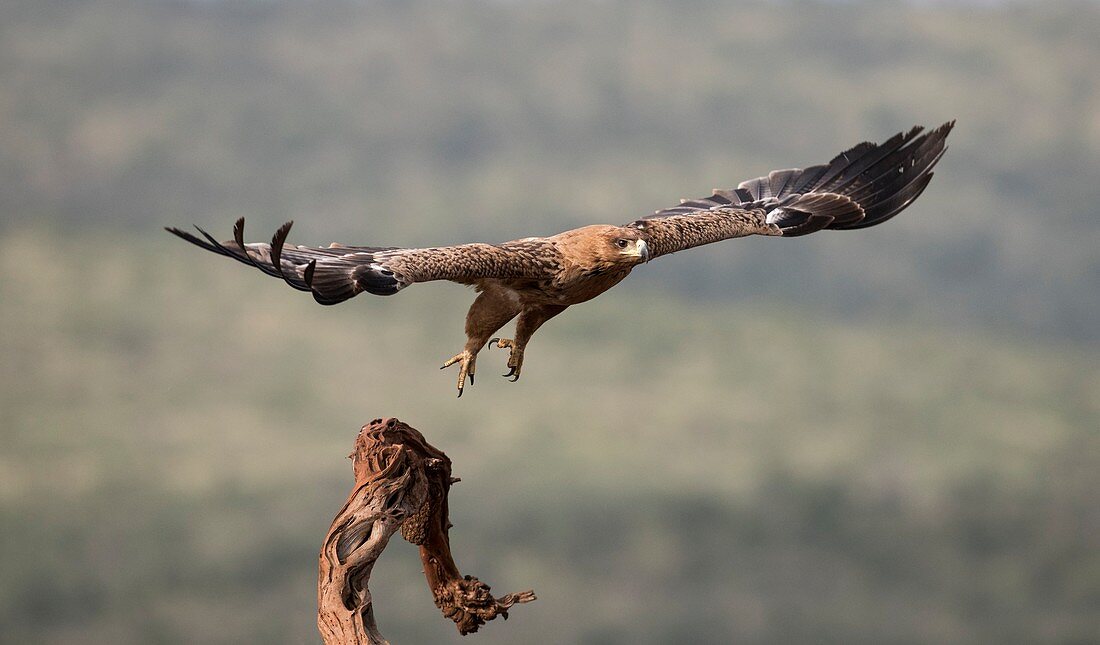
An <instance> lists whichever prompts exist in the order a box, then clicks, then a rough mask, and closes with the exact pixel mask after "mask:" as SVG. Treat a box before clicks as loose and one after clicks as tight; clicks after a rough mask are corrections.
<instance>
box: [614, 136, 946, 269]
mask: <svg viewBox="0 0 1100 645" xmlns="http://www.w3.org/2000/svg"><path fill="white" fill-rule="evenodd" d="M954 125H955V122H954V121H950V122H948V123H945V124H943V125H941V126H940V127H938V128H936V129H935V130H931V131H929V132H927V133H925V134H921V132H922V131H923V130H924V128H922V127H920V126H917V127H914V128H913V129H912V130H910V131H909V132H903V133H898V134H896V135H894V136H893V137H891V138H890V139H888V140H887V141H885V142H883V143H880V144H874V143H870V142H864V143H861V144H859V145H857V146H855V147H854V148H852V149H851V150H848V151H846V152H843V153H841V154H839V155H837V156H836V157H835V158H833V160H832V161H830V162H829V163H827V164H822V165H820V166H811V167H809V168H805V169H798V168H796V169H791V170H775V171H773V172H771V173H770V174H768V176H767V177H759V178H757V179H753V180H750V181H745V182H742V183H741V185H739V186H738V187H737V188H736V189H733V190H715V191H714V194H713V195H711V196H710V197H705V198H702V199H693V200H684V201H683V202H681V204H680V205H679V206H675V207H673V208H668V209H665V210H661V211H657V212H656V213H655V214H653V215H650V216H648V217H645V218H642V219H640V220H637V221H635V222H633V223H631V224H628V225H627V226H632V227H634V228H637V229H639V230H642V231H645V233H646V241H647V244H648V246H649V249H650V254H651V256H652V257H657V256H659V255H665V254H667V253H675V252H676V251H682V250H684V249H690V248H692V247H696V246H701V245H703V244H710V243H711V242H718V241H721V240H727V239H730V238H734V237H744V236H746V235H775V236H783V237H796V236H799V235H807V234H809V233H813V232H815V231H820V230H822V229H827V228H828V229H838V230H846V229H856V228H865V227H868V226H874V225H876V224H881V223H882V222H885V221H886V220H888V219H890V218H891V217H893V216H894V215H897V214H898V213H900V212H901V211H902V210H903V209H905V207H906V206H908V205H909V204H911V203H912V202H913V200H915V199H916V198H917V197H918V196H919V195H920V194H921V192H923V191H924V189H925V187H926V186H928V182H929V181H931V179H932V167H933V166H935V165H936V162H937V161H939V160H940V157H942V156H943V153H944V151H945V150H946V149H947V146H946V139H947V134H948V133H949V132H951V128H952V127H954Z"/></svg>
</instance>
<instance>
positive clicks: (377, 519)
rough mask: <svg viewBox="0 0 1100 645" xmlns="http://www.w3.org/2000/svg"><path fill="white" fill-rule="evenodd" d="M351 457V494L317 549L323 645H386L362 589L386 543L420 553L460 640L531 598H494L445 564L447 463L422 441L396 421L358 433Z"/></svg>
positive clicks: (526, 593)
mask: <svg viewBox="0 0 1100 645" xmlns="http://www.w3.org/2000/svg"><path fill="white" fill-rule="evenodd" d="M350 457H351V458H352V460H353V468H354V471H355V487H354V488H353V489H352V491H351V494H350V495H349V496H348V500H347V502H345V503H344V506H343V508H341V509H340V512H339V513H338V514H337V515H336V518H335V519H333V521H332V526H331V527H330V528H329V531H328V535H326V536H325V542H324V544H323V545H322V546H321V554H320V558H319V564H318V577H317V628H318V629H319V630H320V632H321V637H322V639H324V642H325V643H326V645H335V644H337V643H354V644H365V643H370V644H372V645H374V644H382V643H387V641H386V639H385V638H384V637H383V636H382V634H381V632H379V631H378V627H377V625H376V624H375V620H374V609H373V604H372V602H371V594H370V590H369V589H368V588H367V583H368V582H369V580H370V573H371V569H373V568H374V563H375V561H377V560H378V556H380V555H381V554H382V550H383V549H385V548H386V544H387V543H388V542H389V539H390V536H392V535H393V534H394V533H395V532H397V531H398V530H399V529H400V531H401V535H402V537H404V538H405V539H406V540H408V541H409V542H412V543H413V544H415V545H417V546H419V547H420V559H421V560H422V561H423V562H424V575H425V577H426V578H427V580H428V587H429V588H430V589H431V591H432V597H433V598H434V599H435V604H436V606H437V607H439V608H440V609H441V610H442V611H443V615H444V616H445V617H447V618H450V619H451V620H453V621H454V623H455V625H456V626H457V627H458V631H459V632H460V633H462V634H469V633H472V632H476V631H477V630H478V628H479V627H481V626H482V625H484V624H485V623H486V621H490V620H492V619H494V618H496V617H497V616H502V617H503V618H505V619H507V618H508V610H509V608H511V607H512V605H515V604H517V603H525V602H530V601H532V600H534V599H535V594H534V592H532V591H524V592H520V593H514V594H507V595H505V596H501V597H500V598H494V597H493V596H492V595H491V594H490V593H489V585H487V584H485V583H484V582H481V581H480V580H478V579H477V578H475V577H473V576H463V575H462V574H460V573H459V571H458V567H457V566H456V565H455V562H454V558H452V557H451V548H450V541H449V539H448V537H447V531H448V529H449V528H450V526H451V524H450V522H449V521H448V518H447V494H448V492H449V491H450V488H451V484H452V483H454V482H456V481H458V480H457V479H455V478H452V477H451V460H450V459H448V458H447V455H445V454H443V452H442V451H440V450H438V449H436V448H435V447H434V446H432V445H431V444H429V443H428V442H427V441H426V440H425V439H424V435H422V434H420V432H418V431H417V430H416V429H415V428H413V427H411V426H409V425H408V424H406V423H403V422H401V421H398V420H397V419H393V418H389V419H375V420H373V421H371V422H370V423H369V424H367V425H365V426H363V429H362V430H360V431H359V436H358V437H357V438H356V440H355V452H353V453H352V454H351V455H350Z"/></svg>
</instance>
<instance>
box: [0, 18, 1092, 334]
mask: <svg viewBox="0 0 1100 645" xmlns="http://www.w3.org/2000/svg"><path fill="white" fill-rule="evenodd" d="M1097 33H1100V5H1098V4H1096V3H1095V2H1065V3H1058V2H1044V3H1033V4H1032V3H993V4H992V6H981V5H980V3H978V5H977V6H972V5H965V4H964V5H952V4H950V3H913V4H906V3H861V2H844V3H834V2H821V3H814V2H807V3H797V4H789V5H785V4H783V3H778V4H777V3H771V2H759V3H753V2H749V3H718V2H698V3H689V4H688V5H686V6H685V5H684V4H683V3H669V4H661V3H655V2H642V3H635V2H590V1H588V0H565V1H562V2H534V3H529V2H496V1H492V0H482V1H479V2H463V3H442V4H441V3H435V2H417V1H413V2H400V3H387V2H357V1H352V0H341V1H329V2H322V3H299V2H290V1H257V0H252V1H248V0H246V1H234V2H209V1H198V0H194V1H183V0H172V1H169V0H95V1H92V2H71V1H68V0H64V1H63V0H14V1H10V2H5V3H3V6H2V7H0V186H2V187H3V190H0V222H3V223H4V224H0V226H2V225H9V224H10V223H11V222H15V221H20V222H22V221H35V222H40V221H43V220H48V221H51V222H57V223H58V224H59V226H64V227H65V228H66V229H70V228H80V229H85V230H100V229H103V228H112V229H116V230H117V233H116V234H117V235H120V236H122V235H125V236H131V235H134V236H138V238H139V239H141V240H145V239H147V238H148V236H150V235H157V234H159V229H160V228H161V227H162V226H164V225H184V224H187V223H190V222H198V223H203V224H206V225H209V226H210V227H212V228H215V229H216V230H218V231H219V232H220V233H221V234H228V227H229V225H230V224H231V222H232V221H233V220H234V219H236V218H237V217H238V216H241V215H246V216H248V217H249V220H250V225H251V229H250V230H251V232H252V233H251V234H252V235H257V236H261V237H260V239H264V238H266V237H268V236H270V234H271V232H272V231H273V230H274V229H275V227H277V226H278V225H279V224H281V223H282V222H283V221H285V220H287V219H295V220H297V221H298V228H297V229H296V239H299V240H302V241H308V242H313V243H327V242H329V241H332V240H345V241H348V242H353V243H361V244H376V245H378V244H381V245H414V246H415V245H421V246H422V245H433V244H440V243H450V242H455V241H473V240H487V241H504V240H508V239H513V238H516V237H523V236H527V235H538V234H550V233H556V232H558V231H560V230H564V229H566V228H569V227H572V226H576V225H579V224H587V223H592V222H610V223H617V222H627V221H631V220H633V219H635V218H636V217H638V216H640V215H644V214H646V213H649V212H651V211H652V210H654V209H657V208H661V207H664V206H667V205H670V204H674V203H676V200H677V199H678V198H680V197H695V196H700V195H705V194H709V191H710V190H711V189H712V188H714V187H716V186H718V187H729V186H731V185H734V184H736V183H737V182H739V181H741V180H743V179H749V178H752V177H755V176H758V175H760V174H763V173H766V172H767V171H769V170H771V169H773V168H784V167H790V166H793V165H809V164H813V163H819V162H822V161H826V160H828V159H830V158H831V157H832V156H833V155H835V154H837V153H838V152H840V151H842V150H844V149H846V148H848V147H849V146H851V145H853V144H855V143H857V142H859V141H862V140H866V139H875V140H881V139H883V138H885V137H888V136H889V135H891V134H893V133H894V132H897V131H899V130H903V129H907V128H909V127H910V126H911V125H913V124H914V123H923V124H926V125H936V124H938V123H941V122H943V121H946V120H948V119H952V118H957V119H958V123H959V125H958V127H957V129H956V131H955V132H954V133H953V134H952V137H951V142H950V144H951V150H950V151H949V152H948V154H947V156H946V157H945V158H944V160H943V163H942V164H941V165H940V167H939V170H938V171H937V175H938V176H937V177H936V179H935V180H934V181H933V183H932V185H931V187H930V189H929V190H928V191H927V192H926V193H925V195H924V196H922V198H921V201H920V202H919V204H918V207H917V208H914V209H913V210H911V211H909V212H907V213H905V214H904V215H903V216H902V217H900V218H898V220H896V221H895V222H891V224H890V226H889V227H886V228H881V229H875V230H874V231H866V232H863V233H861V234H860V235H859V236H858V237H853V236H851V235H824V236H814V237H811V238H806V239H805V240H799V241H797V242H795V243H790V244H787V243H784V244H782V245H780V244H778V243H777V244H763V243H761V244H742V245H738V246H737V247H736V250H734V249H726V248H723V249H705V250H699V251H696V252H694V253H693V254H691V256H690V257H688V256H685V257H683V258H681V257H675V258H670V259H669V260H668V261H667V263H666V267H665V269H664V270H663V271H661V272H659V273H656V272H654V273H653V275H652V276H650V277H648V278H647V279H652V280H653V281H654V282H655V283H659V284H661V285H663V286H664V287H666V288H668V289H670V290H675V291H677V292H680V293H687V294H691V295H693V296H696V297H707V298H714V297H719V298H721V299H723V300H727V301H731V302H738V303H740V302H744V301H746V300H749V299H752V298H754V297H758V296H760V295H761V294H767V296H768V297H769V298H770V299H772V300H773V301H781V302H788V303H798V306H800V307H801V306H807V305H808V306H812V307H815V308H817V309H819V310H821V311H824V312H827V313H829V314H831V315H844V316H850V317H852V319H858V317H859V316H861V315H863V314H865V313H868V312H870V313H878V314H882V313H886V312H891V313H893V314H895V315H904V316H906V317H909V316H917V317H922V318H931V319H933V320H934V321H935V322H936V323H938V324H942V325H946V326H952V325H955V324H958V323H960V322H965V323H967V324H984V325H996V326H998V327H999V328H1001V330H1002V331H1007V332H1020V331H1022V332H1024V333H1027V334H1035V335H1038V336H1041V337H1042V336H1047V337H1049V336H1052V335H1053V336H1059V337H1067V338H1077V339H1084V340H1091V341H1096V340H1100V307H1098V306H1097V303H1096V298H1095V297H1086V294H1089V295H1090V296H1091V295H1092V294H1095V293H1097V292H1100V253H1098V251H1097V249H1100V217H1097V207H1096V204H1098V203H1100V183H1098V182H1097V181H1096V178H1097V177H1100V117H1098V116H1097V115H1100V89H1098V87H1100V86H1098V85H1097V83H1096V82H1095V80H1096V79H1095V76H1096V66H1097V61H1098V60H1100V39H1097V38H1096V37H1095V35H1096V34H1097ZM780 246H782V250H779V249H780Z"/></svg>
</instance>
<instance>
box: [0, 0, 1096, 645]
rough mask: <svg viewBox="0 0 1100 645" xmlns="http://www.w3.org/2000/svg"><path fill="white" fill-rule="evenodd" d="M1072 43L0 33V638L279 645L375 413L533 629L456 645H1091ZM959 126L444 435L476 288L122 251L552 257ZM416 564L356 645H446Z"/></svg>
mask: <svg viewBox="0 0 1100 645" xmlns="http://www.w3.org/2000/svg"><path fill="white" fill-rule="evenodd" d="M1097 33H1100V8H1098V6H1097V5H1096V4H1095V3H1042V4H1041V5H1040V4H1038V3H1037V4H1035V5H1028V4H1016V3H1004V4H1003V5H999V6H997V7H984V8H983V7H972V6H944V5H941V4H936V5H935V6H925V5H923V4H914V5H906V4H899V3H881V4H880V3H875V4H870V3H858V2H853V3H847V2H845V3H836V4H833V3H771V2H762V3H747V4H740V5H732V4H728V3H710V2H692V3H676V4H672V3H670V4H668V5H661V4H656V3H653V2H641V3H627V2H617V1H611V2H590V1H588V0H563V1H561V2H494V1H491V0H475V1H473V2H464V3H432V2H426V1H425V2H421V1H418V0H414V1H412V2H401V3H397V2H353V1H351V0H347V1H342V2H335V1H325V2H310V3H298V2H281V1H246V0H241V1H228V0H226V1H222V2H185V1H180V2H175V1H172V2H169V1H167V0H164V1H160V0H147V1H138V0H93V1H88V2H70V1H63V0H15V1H12V2H4V3H3V4H2V6H0V276H3V278H2V279H0V446H2V448H0V641H3V642H12V643H28V642H34V643H70V642H89V643H175V642H203V643H212V642H234V643H236V642H312V641H313V640H314V638H315V637H314V634H315V632H314V627H313V620H314V614H313V603H314V583H315V580H314V565H315V559H314V558H315V556H316V552H317V549H318V547H319V543H320V540H321V538H322V537H323V535H324V532H325V529H326V528H327V526H328V522H329V520H330V519H331V517H332V515H333V514H334V513H335V512H336V510H337V507H338V505H339V504H340V503H341V502H342V501H343V499H344V496H345V494H346V493H347V489H348V486H349V485H350V483H351V472H350V470H351V469H350V464H349V463H348V462H347V461H346V460H344V459H343V455H346V454H347V453H348V452H349V451H350V449H351V444H352V441H353V439H354V436H355V433H356V432H357V430H358V428H359V426H360V425H361V424H362V423H364V422H365V421H367V420H369V419H371V418H374V417H376V416H382V415H390V416H397V417H399V418H402V419H404V420H406V421H408V422H410V423H411V424H413V425H414V426H416V427H417V428H420V429H421V430H423V431H424V432H425V434H426V435H427V436H428V437H429V439H430V440H431V441H432V442H433V443H434V444H435V445H437V446H438V447H440V448H442V449H443V450H445V451H446V452H447V453H448V454H449V455H450V456H451V457H452V458H453V459H454V463H455V470H456V475H458V476H460V477H462V479H463V481H462V483H461V484H459V485H458V486H457V487H456V488H455V489H454V491H453V493H452V509H451V513H452V519H453V520H454V521H455V522H456V524H457V526H456V528H455V533H454V536H453V537H454V547H455V553H456V555H457V557H458V558H459V561H460V565H461V567H462V569H463V571H464V572H469V573H473V574H476V575H478V576H480V577H482V578H483V579H485V580H487V581H489V582H491V583H493V584H494V585H495V586H496V590H497V591H500V592H504V591H509V590H515V589H519V588H525V587H527V586H528V585H529V586H532V587H534V588H535V590H536V591H537V592H538V593H539V596H540V598H539V600H538V602H536V603H534V604H532V605H528V606H525V607H523V608H521V609H519V610H517V611H516V612H515V614H514V618H513V619H512V620H510V621H509V622H508V623H507V624H506V625H505V624H491V625H488V626H487V627H486V628H485V630H484V633H481V634H478V635H477V636H475V637H471V638H473V639H476V641H477V642H478V643H513V642H580V643H667V642H674V641H675V642H715V643H717V642H730V641H735V642H779V643H791V642H814V643H824V642H836V643H859V642H867V643H883V642H890V643H895V642H897V643H905V642H920V643H925V642H936V643H973V642H997V643H1002V642H1005V643H1007V642H1027V643H1033V642H1052V643H1062V642H1065V643H1069V642H1090V641H1092V640H1095V638H1096V634H1098V633H1100V509H1098V506H1097V503H1096V491H1097V490H1100V457H1098V455H1100V434H1098V433H1097V428H1100V347H1098V345H1097V343H1096V341H1097V340H1100V333H1098V330H1100V307H1098V306H1097V301H1096V294H1097V293H1100V289H1098V287H1100V251H1098V249H1100V218H1097V216H1096V215H1097V213H1096V204H1097V203H1100V182H1097V181H1096V179H1097V177H1100V154H1098V152H1097V151H1098V150H1100V120H1098V118H1097V115H1100V92H1098V89H1097V88H1098V86H1097V84H1096V70H1097V69H1098V66H1100V40H1097V39H1096V37H1095V35H1096V34H1097ZM954 117H957V118H958V119H959V126H958V128H957V129H956V131H955V132H954V133H953V134H952V140H951V149H950V151H949V152H948V156H947V157H945V159H944V161H943V163H942V164H941V166H940V170H939V171H938V172H937V177H936V178H935V179H934V180H933V182H932V184H931V187H930V188H929V190H928V191H927V193H926V194H925V195H924V196H922V197H921V200H920V201H919V202H918V203H917V205H916V206H915V207H914V208H912V209H911V210H909V211H907V212H906V213H905V214H904V215H903V216H901V217H899V218H898V219H897V220H896V221H894V222H891V223H890V224H889V225H887V226H883V227H880V228H876V229H872V230H868V231H861V232H859V233H851V234H822V235H815V236H811V237H807V238H802V239H800V240H797V241H783V240H769V239H756V240H743V241H740V242H738V243H736V244H727V245H723V246H720V247H715V248H707V249H700V250H697V251H693V252H692V253H690V254H683V255H682V256H673V257H670V258H667V259H662V260H660V261H659V262H656V263H654V264H652V265H650V266H647V267H645V269H644V270H643V271H639V272H638V274H637V275H635V276H632V277H631V278H630V279H629V280H627V281H626V282H625V283H624V284H623V285H621V286H620V287H617V288H616V289H615V290H614V291H612V292H610V293H608V294H606V295H604V296H602V297H601V298H599V299H597V300H595V301H593V302H591V303H588V304H586V305H584V306H581V307H577V308H574V309H573V310H570V311H569V312H567V313H566V314H564V315H563V316H562V317H560V318H559V319H556V320H554V321H553V322H552V323H550V324H549V325H548V326H547V327H546V328H545V330H544V331H540V332H539V335H538V336H537V337H536V338H535V341H534V342H533V344H532V345H531V348H530V351H529V352H528V354H527V363H526V365H525V368H524V376H523V379H522V380H521V381H520V382H518V383H517V384H509V383H505V382H503V380H501V379H497V378H495V376H494V374H495V372H494V369H500V372H499V373H503V372H504V371H505V370H504V368H503V364H504V360H505V359H504V355H503V353H496V352H495V351H491V352H488V353H486V354H484V355H483V356H482V358H481V362H480V364H479V368H480V370H479V375H478V381H477V384H476V385H475V386H474V387H473V388H471V389H469V390H468V392H467V394H466V395H464V396H463V398H462V399H461V401H457V400H455V399H454V398H453V379H454V374H453V373H451V372H439V371H438V370H436V369H435V368H436V366H437V365H438V364H439V363H440V362H441V361H442V360H443V359H445V358H446V357H448V356H451V355H452V354H453V353H454V352H455V351H456V350H457V349H458V347H459V346H460V344H461V342H462V319H463V316H464V313H465V308H466V306H467V305H468V303H469V301H470V299H471V297H472V294H471V293H469V292H466V291H464V290H463V289H461V288H459V287H456V286H454V285H444V284H438V285H436V284H432V285H423V286H418V287H416V288H415V289H409V290H408V291H406V292H403V293H402V294H400V295H399V296H396V297H393V298H388V299H380V298H365V297H363V298H358V299H356V300H355V301H353V302H351V303H348V304H346V305H342V306H339V307H334V308H328V309H322V308H320V307H318V306H316V305H315V304H314V303H313V302H312V300H311V299H310V298H309V297H308V296H306V295H304V294H300V293H297V292H293V291H290V290H289V289H288V288H287V287H286V286H285V285H282V284H280V283H279V282H278V281H275V280H271V279H269V278H265V277H263V276H261V275H259V274H258V273H257V272H255V271H249V270H246V269H245V268H244V267H242V266H240V265H237V264H235V263H232V262H230V261H229V260H223V259H219V258H215V257H213V256H210V255H208V254H203V253H202V252H200V251H199V250H197V249H194V248H191V247H188V246H186V245H184V244H182V243H180V242H179V241H178V240H173V239H170V238H169V237H168V236H167V235H166V234H164V233H163V232H161V231H160V227H161V226H163V225H166V224H170V225H184V224H186V223H188V222H197V223H201V224H203V225H204V226H208V227H209V228H211V229H212V230H213V231H214V232H215V233H216V234H218V235H224V236H228V233H229V226H230V224H231V222H232V221H233V219H235V218H236V217H238V216H240V215H246V216H248V221H249V226H248V229H249V230H248V236H249V237H250V238H252V239H263V238H265V237H266V236H268V235H270V234H271V232H273V231H274V229H275V227H276V226H277V225H278V224H280V223H282V221H284V220H285V219H289V218H294V219H297V220H298V222H299V223H298V225H297V227H296V229H295V231H294V233H293V234H292V239H293V240H294V241H297V242H312V243H318V242H327V241H329V240H332V239H341V240H345V241H348V242H352V243H355V242H360V243H380V244H406V245H425V244H433V243H444V242H450V241H457V240H473V239H486V240H505V239H510V238H515V237H519V236H523V235H530V234H543V233H554V232H557V231H559V230H562V229H564V228H567V227H570V226H574V225H578V224H582V223H590V222H594V221H610V222H625V221H628V220H630V219H633V218H635V217H637V216H638V215H640V214H644V213H646V212H648V211H650V210H652V209H655V208H657V207H660V206H664V205H668V204H670V203H674V201H675V199H676V198H677V197H680V196H695V195H700V194H705V193H706V192H707V191H709V189H711V188H712V187H714V186H728V185H730V184H732V183H735V182H737V181H739V180H741V179H745V178H749V177H752V176H755V175H756V174H759V173H763V172H766V171H767V170H770V169H772V168H777V167H783V166H789V165H792V164H806V163H813V162H817V161H824V160H826V159H827V158H829V157H830V156H831V155H833V154H835V153H836V152H838V151H839V150H841V149H843V148H844V147H846V146H849V145H851V144H853V143H855V142H856V141H858V140H861V139H865V138H875V139H880V138H882V137H884V136H888V135H889V134H892V133H893V132H895V131H897V130H900V129H903V128H906V127H908V126H909V125H911V124H913V123H918V122H920V123H926V124H929V125H931V124H935V123H938V122H940V121H943V120H947V119H949V118H954ZM639 473H640V474H641V477H639V476H638V475H639ZM419 569H420V565H419V561H418V559H417V557H416V553H415V550H414V549H413V548H412V547H410V546H409V545H406V544H404V543H401V542H394V543H393V544H392V546H391V547H390V549H389V550H388V551H387V553H386V554H385V555H384V556H383V558H382V560H381V562H380V565H379V568H378V570H377V571H376V572H375V575H374V576H373V577H372V588H373V589H374V591H375V593H376V602H377V606H378V616H379V621H380V625H381V627H382V629H383V631H384V633H386V634H387V635H388V636H389V637H390V638H391V639H392V640H393V641H394V642H395V643H437V642H459V641H460V637H459V636H458V634H457V633H456V632H455V631H454V630H453V628H452V627H451V626H450V625H449V624H447V623H446V622H445V621H444V620H443V619H442V618H440V617H439V616H437V615H436V614H435V610H434V608H433V607H432V604H431V599H430V596H429V593H428V591H427V589H426V588H425V585H424V584H423V581H422V580H421V579H420V574H419ZM467 641H470V639H467ZM464 642H466V641H464ZM470 642H472V641H470Z"/></svg>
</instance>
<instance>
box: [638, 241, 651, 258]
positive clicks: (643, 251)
mask: <svg viewBox="0 0 1100 645" xmlns="http://www.w3.org/2000/svg"><path fill="white" fill-rule="evenodd" d="M638 256H639V257H640V258H642V262H649V245H648V244H646V243H645V240H638Z"/></svg>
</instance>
